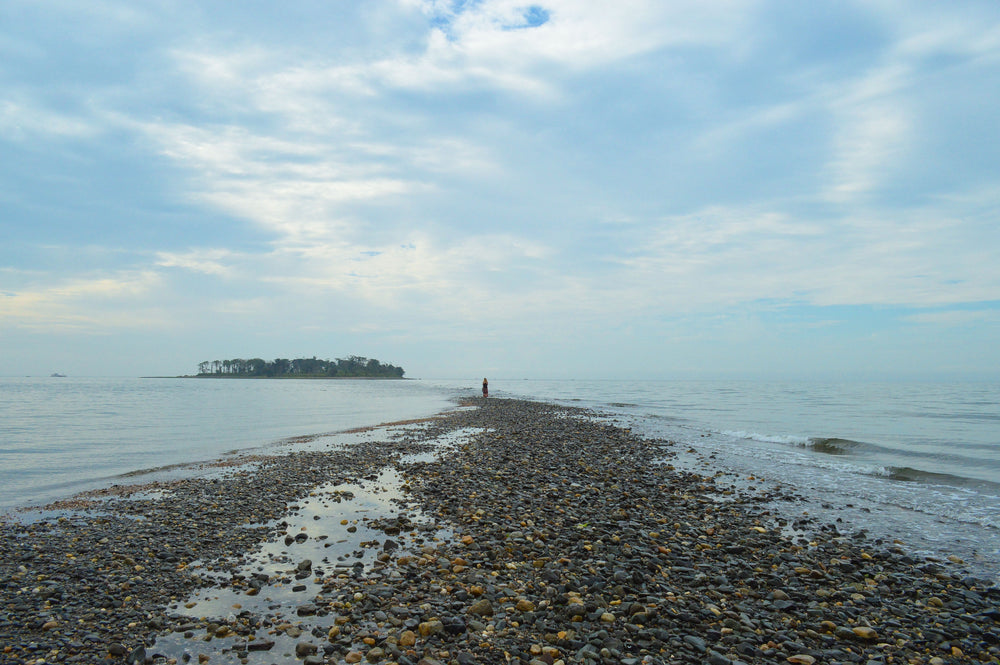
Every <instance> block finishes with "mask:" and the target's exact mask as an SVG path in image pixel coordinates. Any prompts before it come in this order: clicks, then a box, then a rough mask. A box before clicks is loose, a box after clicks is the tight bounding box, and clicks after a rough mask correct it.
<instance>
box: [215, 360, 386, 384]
mask: <svg viewBox="0 0 1000 665" xmlns="http://www.w3.org/2000/svg"><path fill="white" fill-rule="evenodd" d="M403 374H404V370H403V368H402V367H396V366H395V365H389V364H383V363H381V362H379V361H378V360H375V359H374V358H363V357H361V356H350V357H348V358H336V359H334V360H320V359H318V358H317V357H316V356H313V357H312V358H296V359H295V360H288V359H287V358H275V359H274V360H272V361H270V362H268V361H267V360H264V359H262V358H249V359H246V358H233V359H231V360H206V361H204V362H200V363H198V376H202V377H278V376H281V377H341V378H360V377H365V378H382V379H401V378H403Z"/></svg>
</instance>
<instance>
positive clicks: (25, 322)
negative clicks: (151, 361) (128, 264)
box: [0, 271, 164, 332]
mask: <svg viewBox="0 0 1000 665" xmlns="http://www.w3.org/2000/svg"><path fill="white" fill-rule="evenodd" d="M161 284H162V282H161V279H160V277H159V276H158V275H157V274H156V273H154V272H152V271H138V272H122V273H118V274H115V275H112V276H95V277H80V278H74V279H70V280H66V281H63V282H59V283H55V284H51V285H39V286H33V287H28V288H23V289H19V290H16V291H13V292H9V293H6V294H4V295H2V296H0V322H4V323H6V324H7V325H10V326H12V327H20V328H29V329H30V328H38V329H45V330H50V331H51V330H54V329H62V330H75V331H79V332H102V331H108V330H114V329H119V328H126V329H137V328H140V329H147V328H151V327H155V326H158V325H162V324H163V323H164V316H163V315H162V314H154V312H155V311H156V309H157V308H156V306H152V307H151V306H150V304H149V303H150V301H151V300H152V298H151V295H152V294H153V293H154V292H155V291H156V290H157V289H158V287H160V286H161Z"/></svg>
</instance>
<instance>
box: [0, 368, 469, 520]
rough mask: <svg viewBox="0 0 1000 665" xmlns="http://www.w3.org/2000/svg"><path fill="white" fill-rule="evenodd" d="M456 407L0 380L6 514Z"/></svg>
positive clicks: (367, 385) (243, 386)
mask: <svg viewBox="0 0 1000 665" xmlns="http://www.w3.org/2000/svg"><path fill="white" fill-rule="evenodd" d="M452 406H454V404H452V403H451V402H449V401H448V396H447V395H446V394H445V393H443V392H442V391H441V390H440V389H435V388H431V387H428V386H424V385H421V384H420V383H418V382H413V381H378V380H339V379H336V380H316V379H299V380H296V379H280V380H277V379H276V380H259V379H179V378H164V379H159V378H156V379H141V378H75V377H68V378H66V377H64V378H58V377H45V378H0V513H3V512H5V511H10V510H11V509H12V508H15V507H23V506H29V505H38V504H41V503H44V502H49V501H52V500H54V499H59V498H66V497H68V496H70V495H72V494H75V493H77V492H81V491H84V490H89V489H97V488H101V487H107V486H109V485H112V484H115V483H125V482H140V481H142V480H143V478H142V477H140V476H135V475H134V472H136V471H140V470H145V469H150V470H156V471H157V474H158V475H164V473H165V470H164V467H170V466H172V465H178V464H190V463H194V462H202V461H211V460H214V459H217V458H219V457H222V456H225V455H227V454H229V453H231V452H233V451H247V450H248V449H258V448H260V449H262V452H266V448H267V447H268V446H271V445H274V444H277V443H280V442H282V441H284V440H286V439H289V438H292V437H297V436H305V435H311V434H324V433H329V432H337V431H343V430H345V429H350V428H353V427H361V426H366V425H374V424H378V423H381V422H391V421H398V420H406V419H410V418H419V417H423V416H426V415H429V414H432V413H436V412H438V411H440V410H442V409H446V408H449V407H452ZM125 474H129V477H128V478H126V477H124V476H125Z"/></svg>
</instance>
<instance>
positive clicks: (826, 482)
mask: <svg viewBox="0 0 1000 665" xmlns="http://www.w3.org/2000/svg"><path fill="white" fill-rule="evenodd" d="M480 381H481V379H479V381H477V380H476V378H470V379H425V380H415V381H337V380H334V381H323V380H292V379H289V380H271V381H266V380H204V379H201V380H196V379H138V378H48V377H46V378H0V513H3V512H5V511H9V510H12V509H13V508H15V507H18V506H28V505H38V504H41V503H44V502H47V501H51V500H53V499H56V498H64V497H67V496H70V495H72V494H74V493H76V492H79V491H81V490H85V489H93V488H98V487H105V486H108V485H111V484H116V483H123V482H142V479H143V476H142V475H138V476H136V475H128V476H127V477H126V476H125V475H123V474H131V473H132V472H135V471H137V470H144V469H162V468H163V467H167V466H169V465H174V464H185V463H191V462H198V461H207V460H212V459H215V458H218V457H220V456H224V455H226V454H228V453H230V452H231V451H234V450H247V449H255V448H264V449H265V451H266V448H267V447H268V446H272V445H275V444H278V443H281V442H283V441H286V442H287V439H289V438H291V437H296V436H302V435H310V434H326V433H331V432H337V431H343V430H346V429H350V428H353V427H361V426H366V425H375V424H378V423H382V422H390V421H397V420H405V419H410V418H418V417H421V416H427V415H431V414H433V413H436V412H439V411H441V410H444V409H448V408H453V407H454V406H455V403H454V402H453V401H452V400H453V399H455V398H458V397H469V396H475V395H478V393H479V382H480ZM490 392H491V395H493V396H501V397H526V398H532V399H541V400H546V401H552V402H557V403H562V404H567V405H572V406H582V407H588V408H592V409H595V410H597V411H599V412H601V413H603V414H605V415H607V417H608V418H610V419H611V420H613V421H614V422H616V423H619V424H622V425H624V426H628V427H632V428H633V430H635V431H637V432H641V433H643V434H645V435H647V436H649V437H653V438H657V439H663V440H665V441H670V442H674V443H673V445H671V446H667V447H665V448H664V455H663V459H653V460H650V464H651V465H653V464H656V463H659V462H662V461H664V460H666V461H668V462H670V463H672V464H674V465H675V466H679V467H685V466H686V467H688V468H691V469H692V470H695V471H698V472H700V473H703V474H706V475H712V474H713V473H715V472H716V471H723V472H725V473H726V474H727V476H726V478H727V479H728V480H727V481H732V480H733V479H736V480H738V481H742V482H744V483H749V482H754V483H759V482H761V481H763V482H765V483H769V484H772V485H774V484H778V485H783V486H785V487H786V488H788V489H789V490H791V491H792V492H793V493H794V494H795V495H796V496H798V497H800V498H799V500H796V501H784V502H779V503H778V504H776V505H775V506H773V507H772V509H773V510H775V511H780V512H782V513H783V514H785V515H787V516H788V517H789V518H796V517H800V516H804V515H809V516H812V517H814V518H816V519H818V520H819V521H820V522H823V523H832V524H835V525H836V526H837V528H838V529H839V530H840V531H841V532H842V533H845V534H855V533H857V532H859V531H864V532H865V533H866V534H867V536H868V537H869V538H870V539H871V540H873V541H874V540H882V542H883V543H888V542H892V541H894V540H897V541H899V542H900V543H902V545H903V547H905V548H907V549H908V550H909V551H911V552H913V553H914V554H915V555H919V556H931V557H936V558H939V559H944V558H946V557H948V556H949V555H954V556H957V557H959V558H961V559H962V560H964V561H965V563H966V565H967V566H968V567H969V569H970V570H972V572H974V573H975V574H977V575H981V576H985V577H989V578H990V579H992V580H994V581H998V582H1000V384H996V383H974V382H969V383H947V384H946V383H903V382H901V383H824V382H794V383H780V382H762V381H723V380H719V381H691V380H684V381H681V380H678V381H671V380H663V381H532V380H502V379H498V378H491V379H490ZM157 473H162V470H161V471H158V472H157Z"/></svg>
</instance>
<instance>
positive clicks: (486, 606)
mask: <svg viewBox="0 0 1000 665" xmlns="http://www.w3.org/2000/svg"><path fill="white" fill-rule="evenodd" d="M469 614H475V615H476V616H481V617H491V616H493V604H492V603H490V601H489V600H487V599H486V598H480V599H479V600H477V601H476V602H474V603H472V605H470V606H469Z"/></svg>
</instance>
